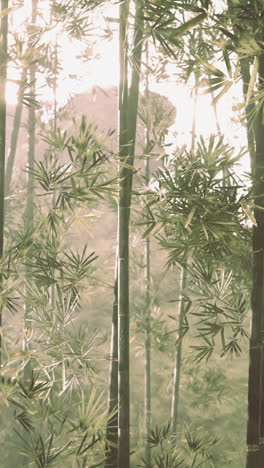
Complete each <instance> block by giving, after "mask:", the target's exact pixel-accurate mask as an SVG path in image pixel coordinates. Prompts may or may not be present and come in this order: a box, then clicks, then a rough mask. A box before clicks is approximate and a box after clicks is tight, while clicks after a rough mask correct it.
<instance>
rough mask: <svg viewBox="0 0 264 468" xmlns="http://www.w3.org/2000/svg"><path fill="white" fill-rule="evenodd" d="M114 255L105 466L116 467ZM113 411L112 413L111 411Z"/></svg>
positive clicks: (115, 301) (116, 341)
mask: <svg viewBox="0 0 264 468" xmlns="http://www.w3.org/2000/svg"><path fill="white" fill-rule="evenodd" d="M117 258H118V257H117V255H116V267H115V284H114V302H113V314H112V332H111V350H110V369H109V391H108V413H109V415H111V418H110V419H109V421H108V423H107V428H106V439H107V441H109V442H110V443H111V442H112V443H113V444H114V445H109V444H108V443H106V454H105V458H106V462H105V468H116V467H117V466H118V449H117V445H118V411H117V407H118V324H117V322H118V271H117V268H118V265H117ZM113 412H114V413H113Z"/></svg>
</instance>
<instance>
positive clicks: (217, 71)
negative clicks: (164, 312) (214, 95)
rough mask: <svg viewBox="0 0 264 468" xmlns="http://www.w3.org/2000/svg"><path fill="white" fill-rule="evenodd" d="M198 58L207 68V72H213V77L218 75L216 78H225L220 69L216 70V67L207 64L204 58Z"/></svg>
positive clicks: (197, 56)
mask: <svg viewBox="0 0 264 468" xmlns="http://www.w3.org/2000/svg"><path fill="white" fill-rule="evenodd" d="M196 58H197V59H198V60H199V61H200V62H201V64H202V65H203V66H204V67H205V68H207V70H209V72H211V73H212V74H213V75H216V76H223V77H224V76H225V74H224V73H223V72H222V71H221V70H219V69H218V68H216V67H215V66H214V65H212V64H210V63H208V62H206V60H204V59H203V58H202V57H200V56H199V55H196Z"/></svg>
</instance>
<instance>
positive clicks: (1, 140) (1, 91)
mask: <svg viewBox="0 0 264 468" xmlns="http://www.w3.org/2000/svg"><path fill="white" fill-rule="evenodd" d="M7 8H8V0H1V13H2V12H3V11H4V10H6V9H7ZM7 35H8V15H4V16H2V17H1V61H0V261H1V259H2V257H3V254H4V212H5V210H4V197H5V152H6V97H5V94H6V77H7ZM2 283H3V277H2V275H1V274H0V291H1V290H2ZM2 325H3V304H2V302H0V373H1V366H2V339H3V337H2V335H3V334H2Z"/></svg>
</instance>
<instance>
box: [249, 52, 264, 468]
mask: <svg viewBox="0 0 264 468" xmlns="http://www.w3.org/2000/svg"><path fill="white" fill-rule="evenodd" d="M259 87H260V89H264V54H262V55H260V57H259ZM262 116H263V103H262V105H261V106H260V109H259V111H258V115H257V121H256V133H255V138H256V155H255V164H254V166H253V174H254V185H253V189H254V195H255V199H256V205H258V206H260V207H262V208H263V207H264V195H263V194H264V182H263V181H264V164H263V161H264V125H263V120H262ZM254 214H255V218H256V226H253V271H252V295H251V303H252V325H251V337H250V349H249V377H248V427H247V445H248V452H247V465H246V466H247V468H251V467H253V466H255V467H256V468H261V467H262V466H263V460H261V458H262V454H261V452H262V451H260V445H261V442H262V437H263V420H264V417H263V410H264V408H263V402H262V366H263V349H262V348H263V328H264V319H263V310H264V213H263V211H262V210H261V209H258V208H255V213H254Z"/></svg>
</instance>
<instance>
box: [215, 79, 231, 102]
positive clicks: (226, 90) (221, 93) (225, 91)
mask: <svg viewBox="0 0 264 468" xmlns="http://www.w3.org/2000/svg"><path fill="white" fill-rule="evenodd" d="M232 85H233V82H232V81H228V82H227V83H226V85H225V86H224V88H223V89H222V91H221V92H220V93H219V94H217V96H215V98H214V99H213V104H216V103H217V101H219V99H220V98H221V97H222V96H223V95H224V94H226V93H227V92H228V91H229V89H230V88H231V86H232Z"/></svg>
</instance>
